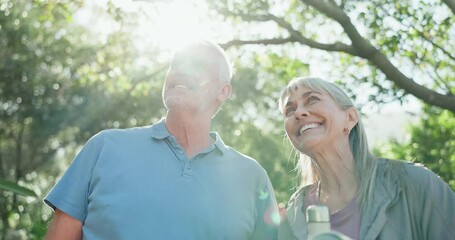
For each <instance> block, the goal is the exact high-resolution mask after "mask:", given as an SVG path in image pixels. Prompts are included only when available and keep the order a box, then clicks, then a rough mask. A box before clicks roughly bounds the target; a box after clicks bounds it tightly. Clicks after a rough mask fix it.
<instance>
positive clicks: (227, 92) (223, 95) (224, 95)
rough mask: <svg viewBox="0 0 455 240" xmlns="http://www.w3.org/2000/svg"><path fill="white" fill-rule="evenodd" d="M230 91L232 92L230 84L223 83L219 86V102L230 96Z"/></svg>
mask: <svg viewBox="0 0 455 240" xmlns="http://www.w3.org/2000/svg"><path fill="white" fill-rule="evenodd" d="M231 92H232V87H231V84H230V83H225V84H224V85H223V87H222V88H221V90H220V92H219V93H218V100H219V101H220V102H224V101H226V100H227V99H228V98H229V97H230V96H231Z"/></svg>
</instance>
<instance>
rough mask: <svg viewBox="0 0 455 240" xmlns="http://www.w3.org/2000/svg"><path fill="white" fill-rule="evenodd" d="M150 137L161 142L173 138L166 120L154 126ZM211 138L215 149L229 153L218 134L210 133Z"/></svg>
mask: <svg viewBox="0 0 455 240" xmlns="http://www.w3.org/2000/svg"><path fill="white" fill-rule="evenodd" d="M150 135H151V137H152V138H154V139H160V140H161V139H165V138H167V137H171V136H172V135H171V134H170V133H169V131H168V130H167V127H166V123H165V119H164V118H163V119H161V120H160V121H159V122H157V123H155V124H154V125H152V128H151V133H150ZM210 136H211V137H212V138H213V139H215V143H214V145H215V148H217V149H218V150H219V151H221V153H222V154H223V155H224V154H225V153H226V151H227V146H226V145H225V144H224V142H223V140H222V139H221V137H220V136H219V134H218V133H217V132H210Z"/></svg>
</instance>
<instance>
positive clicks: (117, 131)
mask: <svg viewBox="0 0 455 240" xmlns="http://www.w3.org/2000/svg"><path fill="white" fill-rule="evenodd" d="M151 128H152V126H141V127H132V128H110V129H104V130H101V131H100V132H99V133H98V134H96V135H95V136H97V135H100V136H101V137H126V136H134V135H144V134H149V133H150V129H151Z"/></svg>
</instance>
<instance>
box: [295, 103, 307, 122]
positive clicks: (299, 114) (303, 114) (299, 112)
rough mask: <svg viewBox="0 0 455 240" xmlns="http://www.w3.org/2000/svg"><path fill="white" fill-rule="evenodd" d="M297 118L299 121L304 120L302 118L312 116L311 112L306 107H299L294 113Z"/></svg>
mask: <svg viewBox="0 0 455 240" xmlns="http://www.w3.org/2000/svg"><path fill="white" fill-rule="evenodd" d="M294 115H295V117H296V118H297V119H299V118H302V117H308V116H309V115H310V112H309V111H308V108H306V107H305V106H299V107H298V108H297V109H296V110H295V113H294Z"/></svg>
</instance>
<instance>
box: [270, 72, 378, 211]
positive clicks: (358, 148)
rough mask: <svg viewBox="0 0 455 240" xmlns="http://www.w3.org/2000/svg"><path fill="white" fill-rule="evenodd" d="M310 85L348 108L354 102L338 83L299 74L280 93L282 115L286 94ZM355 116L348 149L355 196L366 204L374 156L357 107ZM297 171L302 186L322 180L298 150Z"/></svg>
mask: <svg viewBox="0 0 455 240" xmlns="http://www.w3.org/2000/svg"><path fill="white" fill-rule="evenodd" d="M303 87H306V88H310V89H313V90H316V91H320V92H322V93H326V94H327V95H329V96H330V97H331V98H332V99H333V100H334V101H335V102H336V103H337V104H338V106H339V107H340V108H341V109H343V110H347V109H349V108H354V109H356V108H355V107H354V104H353V102H352V101H351V99H350V98H349V96H348V95H347V94H346V93H345V92H344V91H343V90H341V88H339V87H338V86H337V85H335V84H333V83H330V82H327V81H324V80H322V79H320V78H312V77H309V78H304V77H299V78H295V79H293V80H292V81H291V82H289V84H288V85H287V86H286V87H285V88H284V89H283V91H282V92H281V96H280V99H279V108H280V112H281V113H283V115H284V104H285V102H284V101H285V100H286V98H287V97H289V95H291V94H292V93H294V92H295V91H297V90H298V89H300V88H303ZM356 112H357V115H358V122H357V124H356V125H355V126H354V128H352V130H351V132H350V133H349V146H350V148H351V152H352V155H353V156H354V173H355V176H356V179H357V182H358V184H359V185H358V197H359V201H360V203H361V205H362V207H364V206H368V203H369V202H370V201H371V200H372V197H373V196H372V195H373V186H374V184H375V178H376V167H377V164H376V162H377V161H375V160H376V157H375V156H374V155H373V154H372V153H371V152H370V150H369V149H368V141H367V138H366V135H365V128H364V126H363V123H362V121H361V119H360V115H359V113H358V111H357V109H356ZM297 170H298V172H299V175H300V177H301V186H300V187H303V186H306V185H309V184H312V183H314V182H316V181H318V180H320V179H321V177H323V176H320V171H319V170H318V166H317V165H316V164H315V162H314V161H313V160H312V159H311V158H310V157H309V156H307V155H305V154H303V153H300V158H299V160H298V163H297Z"/></svg>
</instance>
